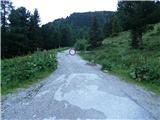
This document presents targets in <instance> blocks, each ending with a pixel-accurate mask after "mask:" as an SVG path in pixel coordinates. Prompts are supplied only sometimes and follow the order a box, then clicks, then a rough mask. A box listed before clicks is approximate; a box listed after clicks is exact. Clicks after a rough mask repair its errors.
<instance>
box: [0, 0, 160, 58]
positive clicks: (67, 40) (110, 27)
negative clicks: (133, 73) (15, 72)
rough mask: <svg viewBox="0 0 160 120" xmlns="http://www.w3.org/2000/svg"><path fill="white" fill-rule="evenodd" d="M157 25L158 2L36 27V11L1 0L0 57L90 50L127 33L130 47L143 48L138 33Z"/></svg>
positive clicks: (129, 4) (74, 16) (159, 17)
mask: <svg viewBox="0 0 160 120" xmlns="http://www.w3.org/2000/svg"><path fill="white" fill-rule="evenodd" d="M157 22H160V2H159V1H132V2H131V1H127V2H126V1H119V2H118V8H117V11H116V12H111V11H100V12H86V13H73V14H71V15H70V16H69V17H67V18H66V19H63V18H61V19H57V20H55V21H53V22H50V23H47V24H45V25H42V26H40V16H39V13H38V10H37V9H35V10H34V12H33V13H31V12H30V11H28V10H27V9H26V8H24V7H20V8H17V9H15V8H14V7H13V6H12V3H11V2H9V0H2V1H1V32H2V47H1V53H2V54H1V55H2V58H10V57H15V56H17V55H18V56H19V55H25V54H28V53H33V52H34V51H36V50H37V49H39V50H43V49H53V48H58V47H65V46H73V45H75V47H76V48H78V49H80V48H84V49H92V48H95V47H99V46H101V44H102V40H103V39H104V38H106V37H111V36H115V35H118V33H119V32H121V31H126V30H130V31H131V41H130V46H131V47H132V48H136V49H139V48H140V49H143V40H142V34H143V33H144V32H145V31H147V30H149V29H151V27H150V26H149V24H154V23H157Z"/></svg>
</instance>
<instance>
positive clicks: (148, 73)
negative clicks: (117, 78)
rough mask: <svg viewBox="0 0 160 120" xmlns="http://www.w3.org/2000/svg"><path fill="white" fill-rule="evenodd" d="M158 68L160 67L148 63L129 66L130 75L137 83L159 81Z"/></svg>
mask: <svg viewBox="0 0 160 120" xmlns="http://www.w3.org/2000/svg"><path fill="white" fill-rule="evenodd" d="M159 67H160V66H157V65H156V64H153V62H152V64H151V63H149V62H141V64H137V65H132V66H131V68H130V75H131V77H132V78H133V79H136V80H139V81H144V80H145V81H159V80H160V73H159ZM159 82H160V81H159Z"/></svg>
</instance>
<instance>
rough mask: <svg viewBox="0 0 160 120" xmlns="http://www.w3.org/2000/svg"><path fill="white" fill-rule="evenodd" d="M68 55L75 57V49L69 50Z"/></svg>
mask: <svg viewBox="0 0 160 120" xmlns="http://www.w3.org/2000/svg"><path fill="white" fill-rule="evenodd" d="M69 54H70V55H72V56H73V55H75V54H76V50H75V49H73V48H71V49H70V50H69Z"/></svg>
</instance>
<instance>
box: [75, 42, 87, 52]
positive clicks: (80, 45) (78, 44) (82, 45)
mask: <svg viewBox="0 0 160 120" xmlns="http://www.w3.org/2000/svg"><path fill="white" fill-rule="evenodd" d="M88 47H89V44H88V41H87V40H86V39H78V40H77V42H76V43H75V49H76V50H84V51H86V50H87V48H88Z"/></svg>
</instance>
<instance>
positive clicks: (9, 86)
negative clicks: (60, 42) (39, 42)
mask: <svg viewBox="0 0 160 120" xmlns="http://www.w3.org/2000/svg"><path fill="white" fill-rule="evenodd" d="M62 50H64V48H60V49H55V50H50V51H43V52H42V51H38V52H35V53H34V54H31V55H27V56H23V57H15V58H12V59H4V60H2V61H1V68H2V69H1V92H2V94H6V93H8V92H12V91H14V90H15V89H16V88H21V87H28V86H29V85H30V84H33V83H35V82H37V81H39V80H41V79H42V78H45V77H47V76H48V75H49V74H50V73H51V72H53V71H54V70H55V69H56V67H57V60H56V53H57V52H58V51H62Z"/></svg>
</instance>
